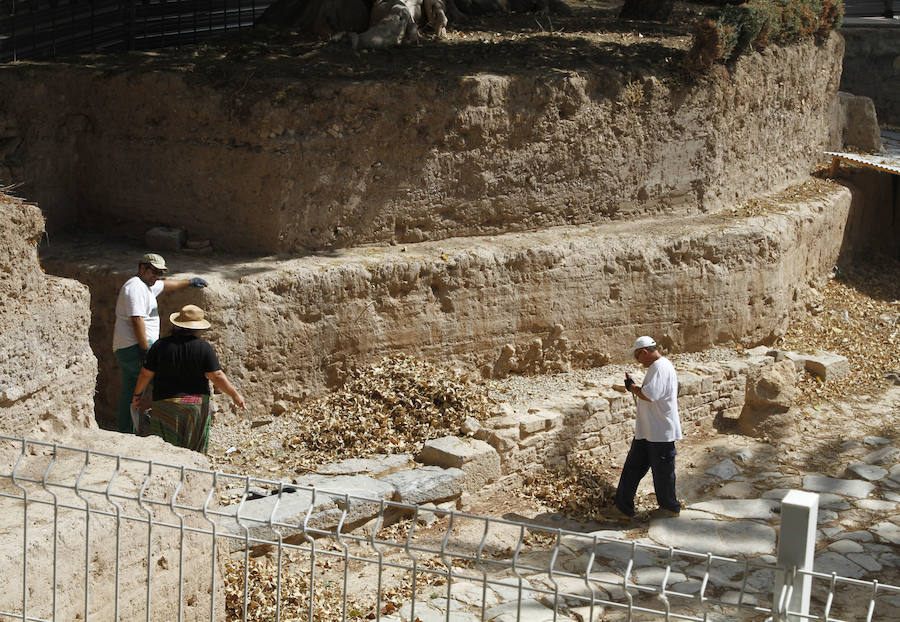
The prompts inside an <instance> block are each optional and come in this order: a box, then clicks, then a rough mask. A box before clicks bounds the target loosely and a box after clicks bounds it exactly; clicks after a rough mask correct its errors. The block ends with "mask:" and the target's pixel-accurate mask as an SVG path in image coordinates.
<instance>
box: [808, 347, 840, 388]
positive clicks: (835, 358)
mask: <svg viewBox="0 0 900 622" xmlns="http://www.w3.org/2000/svg"><path fill="white" fill-rule="evenodd" d="M805 358H806V371H808V372H809V373H811V374H812V375H814V376H816V377H818V378H821V379H822V380H824V381H825V382H828V381H829V380H834V379H835V378H840V377H841V376H846V375H847V374H849V373H850V362H849V361H848V360H847V357H845V356H841V355H839V354H833V353H831V352H825V351H824V350H819V351H817V352H816V353H815V354H807V355H805Z"/></svg>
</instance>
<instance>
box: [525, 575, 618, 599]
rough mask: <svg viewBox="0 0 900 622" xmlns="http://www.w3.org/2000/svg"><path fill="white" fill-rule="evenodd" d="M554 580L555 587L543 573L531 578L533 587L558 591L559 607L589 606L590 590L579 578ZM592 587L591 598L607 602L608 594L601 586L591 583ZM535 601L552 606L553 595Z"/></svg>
mask: <svg viewBox="0 0 900 622" xmlns="http://www.w3.org/2000/svg"><path fill="white" fill-rule="evenodd" d="M554 580H555V581H556V585H555V586H554V584H553V581H551V580H550V577H548V576H547V574H546V573H544V574H543V575H542V576H540V577H532V580H531V582H532V583H533V584H534V585H535V586H540V587H543V588H544V589H547V590H550V591H553V590H556V589H558V590H559V593H560V606H565V607H579V606H581V605H584V604H590V602H591V588H589V587H588V586H587V585H585V583H584V579H582V578H579V577H561V576H555V577H554ZM592 585H593V588H594V591H593V598H594V600H595V601H597V600H609V594H608V593H607V592H606V590H604V589H603V587H602V586H599V585H597V584H596V583H593V584H592ZM564 594H565V595H564ZM566 595H567V596H566ZM537 600H539V601H541V602H543V603H544V604H545V605H547V606H548V607H552V606H553V594H548V595H541V596H538V597H537Z"/></svg>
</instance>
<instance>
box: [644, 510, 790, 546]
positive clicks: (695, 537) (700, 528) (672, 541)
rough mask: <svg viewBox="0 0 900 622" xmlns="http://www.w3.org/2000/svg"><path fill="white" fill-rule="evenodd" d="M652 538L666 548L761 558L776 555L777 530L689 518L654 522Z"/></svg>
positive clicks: (683, 516)
mask: <svg viewBox="0 0 900 622" xmlns="http://www.w3.org/2000/svg"><path fill="white" fill-rule="evenodd" d="M650 537H651V538H652V539H653V540H655V541H656V542H658V543H659V544H662V545H664V546H674V547H677V548H679V549H687V550H690V551H709V552H710V553H713V554H715V555H727V556H735V555H759V554H761V553H772V552H774V551H775V530H774V529H772V528H771V527H769V526H767V525H761V524H760V523H754V522H751V521H744V520H737V521H717V520H710V519H702V518H700V519H696V518H691V517H689V516H685V513H684V512H682V514H681V516H680V517H678V518H670V519H667V520H659V521H652V522H651V523H650Z"/></svg>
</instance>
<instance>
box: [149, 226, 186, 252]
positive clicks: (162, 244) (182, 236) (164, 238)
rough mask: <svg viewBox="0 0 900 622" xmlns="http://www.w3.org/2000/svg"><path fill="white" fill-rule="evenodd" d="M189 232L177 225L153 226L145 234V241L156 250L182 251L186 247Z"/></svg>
mask: <svg viewBox="0 0 900 622" xmlns="http://www.w3.org/2000/svg"><path fill="white" fill-rule="evenodd" d="M185 240H187V234H186V233H185V231H184V229H178V228H175V227H153V228H152V229H148V230H147V233H146V234H144V243H145V244H146V246H147V248H151V249H153V250H154V251H180V250H181V249H182V248H183V247H184V243H185Z"/></svg>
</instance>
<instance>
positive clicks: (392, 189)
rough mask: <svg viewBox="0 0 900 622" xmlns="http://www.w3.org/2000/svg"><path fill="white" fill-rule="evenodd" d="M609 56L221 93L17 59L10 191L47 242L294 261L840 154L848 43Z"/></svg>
mask: <svg viewBox="0 0 900 622" xmlns="http://www.w3.org/2000/svg"><path fill="white" fill-rule="evenodd" d="M604 49H605V48H603V46H598V47H597V49H596V50H595V51H590V50H587V51H585V53H584V54H583V55H581V56H572V55H571V54H569V56H572V58H571V59H569V60H570V61H571V63H570V64H569V65H567V69H565V70H562V69H559V68H556V67H553V66H549V65H548V66H540V65H535V66H534V67H530V68H529V70H527V71H523V72H521V73H517V74H515V75H508V74H506V73H498V72H491V71H479V70H478V68H477V67H476V68H474V69H473V70H472V71H471V73H465V72H463V73H451V74H449V76H448V74H447V73H440V72H439V73H436V74H435V75H432V74H430V73H428V72H424V73H423V72H416V73H415V78H414V79H413V78H409V77H407V76H408V75H409V74H402V73H394V74H392V75H391V76H390V77H389V78H388V79H384V76H378V77H377V79H376V78H375V77H367V76H366V75H362V76H361V77H360V76H356V75H354V76H353V77H348V76H340V75H337V76H329V77H323V76H315V77H313V78H310V79H308V80H307V79H304V80H290V79H288V78H285V77H280V76H278V75H274V74H272V73H269V74H267V75H261V76H260V77H257V76H256V75H255V74H254V70H253V69H252V68H250V67H248V68H247V69H246V72H245V73H246V74H247V75H246V77H244V76H243V75H242V77H241V80H240V81H238V82H234V81H225V82H221V83H218V84H216V83H214V82H213V81H211V80H205V79H204V78H203V77H202V76H198V75H196V74H195V73H192V72H191V71H188V70H181V69H178V68H172V67H169V68H166V69H155V70H148V69H147V68H145V67H144V66H143V65H141V64H140V63H137V67H135V68H127V67H125V66H124V64H123V67H117V66H113V67H103V66H99V64H98V66H97V67H81V66H71V65H54V64H49V65H39V64H24V63H23V64H11V65H7V66H3V67H0V151H2V152H0V183H3V182H4V181H17V182H24V183H25V186H24V187H23V189H22V192H24V193H25V194H26V196H28V197H29V198H30V199H32V200H35V201H37V202H38V203H39V204H40V205H41V208H42V209H43V210H44V213H45V214H46V215H47V218H48V227H49V229H50V231H51V232H55V231H58V230H60V229H62V228H63V227H66V226H74V225H77V227H79V228H100V227H102V228H103V230H104V231H106V232H108V233H109V234H110V235H111V236H113V235H117V236H125V237H129V236H130V237H132V238H133V239H136V240H142V237H143V232H144V231H145V230H146V229H147V228H148V227H150V226H153V225H167V226H172V227H183V228H185V229H186V230H187V231H188V234H189V235H190V236H192V237H195V238H198V239H207V238H208V239H212V241H213V244H214V246H216V247H217V248H218V249H225V250H228V251H232V252H233V251H238V250H247V251H262V252H292V251H298V250H302V249H324V248H339V247H352V246H356V245H360V244H366V243H373V242H375V243H387V242H391V241H394V242H398V243H411V242H418V241H422V240H438V239H443V238H448V237H454V236H473V235H485V234H500V233H505V232H509V231H524V230H529V229H532V228H542V227H547V226H553V225H562V224H577V223H587V222H597V221H604V220H608V219H633V218H639V217H644V216H652V215H668V216H681V215H687V214H691V213H697V212H702V211H712V210H714V209H717V208H721V207H725V206H730V205H733V204H734V203H736V202H740V201H742V200H744V199H746V198H747V197H749V196H752V195H754V194H758V193H765V192H771V191H777V190H779V189H781V188H783V187H785V186H787V185H789V184H791V183H794V182H796V181H798V180H800V179H802V178H804V177H805V176H806V175H807V174H808V172H809V171H810V170H811V168H813V166H814V165H815V164H816V163H817V162H818V161H819V159H820V157H821V152H822V150H823V149H825V148H827V147H828V146H829V145H834V132H833V127H834V125H835V124H834V115H835V113H836V108H835V105H834V104H835V93H836V92H837V87H838V82H839V79H840V75H841V62H842V56H843V51H844V41H843V38H842V37H841V36H840V35H837V34H834V35H832V36H831V37H830V38H829V39H827V41H825V42H824V43H823V44H821V45H816V44H814V43H813V42H805V43H799V44H796V45H791V46H787V47H783V48H778V47H772V48H769V49H766V50H765V51H763V52H761V53H754V54H750V55H748V56H746V57H742V58H741V59H740V60H739V61H738V62H737V63H736V64H735V66H734V67H732V68H729V69H725V68H724V67H718V68H717V69H716V70H715V71H713V72H712V74H710V75H709V76H708V77H706V78H703V79H702V80H700V81H699V82H698V83H696V84H694V85H684V84H682V85H677V84H673V82H672V81H670V80H668V79H660V78H658V77H656V76H654V75H650V74H647V75H645V77H643V78H640V79H634V78H633V77H629V76H626V75H623V74H621V73H619V72H618V71H617V70H615V69H613V68H611V67H608V66H604V63H605V64H606V65H608V64H609V63H608V58H607V57H606V56H604V54H603V50H604ZM592 54H596V55H597V56H596V58H595V57H594V56H592ZM579 59H580V60H579ZM185 63H186V64H189V63H188V61H185ZM229 63H230V64H229V67H233V66H234V64H233V61H229ZM273 66H274V65H273ZM259 73H260V74H264V72H262V71H259ZM429 76H431V77H429ZM238 86H240V88H238Z"/></svg>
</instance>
